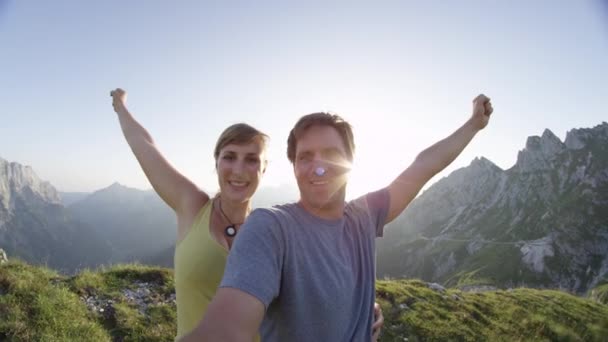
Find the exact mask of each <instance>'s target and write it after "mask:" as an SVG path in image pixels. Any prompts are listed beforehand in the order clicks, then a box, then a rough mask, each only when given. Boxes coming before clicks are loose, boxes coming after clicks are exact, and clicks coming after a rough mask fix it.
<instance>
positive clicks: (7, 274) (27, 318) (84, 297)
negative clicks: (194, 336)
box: [0, 261, 608, 341]
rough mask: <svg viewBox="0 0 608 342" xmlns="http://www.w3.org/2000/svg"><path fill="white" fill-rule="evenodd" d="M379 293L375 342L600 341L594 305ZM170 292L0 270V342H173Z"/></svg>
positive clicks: (148, 277) (603, 324) (137, 283)
mask: <svg viewBox="0 0 608 342" xmlns="http://www.w3.org/2000/svg"><path fill="white" fill-rule="evenodd" d="M377 290H378V301H379V302H380V303H381V305H382V307H383V309H384V314H385V317H386V322H385V326H384V332H383V336H382V338H381V340H382V341H404V338H407V340H408V341H445V340H453V341H479V340H488V341H602V340H603V338H604V337H605V336H608V306H607V305H605V304H602V303H598V302H597V301H598V300H597V298H593V299H585V298H579V297H575V296H572V295H569V294H567V293H564V292H559V291H550V290H532V289H516V290H512V291H491V292H484V293H465V292H462V291H459V290H453V289H447V290H445V291H444V290H442V289H435V290H434V289H431V288H430V287H429V286H428V284H427V283H424V282H421V281H417V280H402V281H379V282H378V286H377ZM173 291H174V283H173V275H172V273H171V271H170V270H168V269H164V268H153V267H145V266H141V265H121V266H115V267H112V268H109V269H101V270H97V271H83V272H81V273H80V274H78V275H77V276H74V277H64V276H61V275H59V274H57V273H55V272H53V271H51V270H48V269H46V268H41V267H35V266H31V265H28V264H25V263H22V262H17V261H11V262H9V263H6V264H3V265H0V340H2V341H4V340H7V341H172V340H173V337H174V335H175V331H176V326H175V296H174V293H173ZM601 293H602V294H605V289H604V290H603V292H601ZM604 303H605V301H604Z"/></svg>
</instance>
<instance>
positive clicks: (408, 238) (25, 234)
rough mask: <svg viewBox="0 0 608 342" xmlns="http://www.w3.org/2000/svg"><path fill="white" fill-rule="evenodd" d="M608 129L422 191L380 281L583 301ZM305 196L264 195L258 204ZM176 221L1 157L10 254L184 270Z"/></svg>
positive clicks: (1, 226)
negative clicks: (177, 253)
mask: <svg viewBox="0 0 608 342" xmlns="http://www.w3.org/2000/svg"><path fill="white" fill-rule="evenodd" d="M607 146H608V124H607V123H605V122H604V123H602V124H600V125H598V126H596V127H593V128H582V129H573V130H571V131H569V132H568V133H567V135H566V139H565V141H564V142H562V141H561V140H560V139H559V138H558V137H556V136H555V134H553V133H552V132H551V131H549V130H545V131H544V132H543V134H542V135H541V136H532V137H529V138H528V140H527V142H526V145H525V148H524V149H523V150H521V151H520V152H519V154H518V158H517V162H516V163H515V165H514V166H513V167H511V168H509V169H507V170H502V169H501V168H499V167H498V166H496V165H495V164H493V163H492V162H491V161H490V160H488V159H486V158H483V157H481V158H476V159H475V160H473V161H472V162H471V164H470V165H469V166H467V167H464V168H461V169H458V170H456V171H454V172H452V173H451V174H450V175H449V176H447V177H444V178H442V179H440V180H439V181H437V182H436V183H435V184H433V185H432V186H430V187H429V188H428V189H427V190H426V191H424V192H423V193H422V194H420V195H419V196H418V197H417V198H416V199H415V200H414V201H413V202H412V203H411V204H410V205H409V206H408V208H407V209H406V210H405V212H404V213H403V214H402V215H400V216H399V217H398V218H397V219H396V220H394V221H393V222H392V223H391V224H389V225H388V226H387V227H386V229H385V237H384V238H380V239H378V240H377V261H378V270H377V271H378V276H379V277H380V278H420V279H422V280H424V281H429V282H438V283H443V284H445V285H447V286H467V285H489V286H497V287H515V286H531V287H550V288H562V289H565V290H568V291H571V292H575V293H583V292H585V291H587V290H588V289H590V288H593V287H594V286H596V285H598V284H601V283H602V282H603V281H604V280H606V279H607V278H608V147H607ZM295 199H297V192H296V190H295V189H292V188H290V187H280V188H261V189H260V190H259V191H258V193H257V194H256V196H255V197H254V203H253V204H254V207H258V206H270V205H272V204H276V203H283V202H289V201H293V200H295ZM175 221H176V220H175V216H174V214H173V213H172V211H171V210H170V209H169V207H168V206H166V205H165V204H164V203H163V202H162V201H161V200H160V198H159V197H158V196H157V195H156V193H155V192H153V191H151V190H148V191H143V190H138V189H132V188H128V187H126V186H123V185H120V184H118V183H115V184H112V185H110V186H109V187H107V188H104V189H101V190H99V191H96V192H93V193H59V192H58V191H57V190H56V189H55V188H54V187H53V186H52V185H51V184H50V183H48V182H44V181H41V180H40V179H39V178H38V177H37V176H36V175H35V173H34V171H33V170H32V168H31V167H29V166H23V165H21V164H18V163H15V162H8V161H5V160H3V159H0V248H2V249H4V250H5V251H6V253H7V254H8V256H9V258H13V257H18V258H21V259H24V260H25V261H27V262H29V263H33V264H46V265H48V266H50V267H53V268H56V269H59V270H62V271H66V272H72V271H75V270H77V269H78V268H82V267H95V266H98V265H102V264H114V263H122V262H132V261H140V262H143V263H147V264H156V265H161V266H168V267H169V266H172V259H173V248H174V242H175V225H176V222H175Z"/></svg>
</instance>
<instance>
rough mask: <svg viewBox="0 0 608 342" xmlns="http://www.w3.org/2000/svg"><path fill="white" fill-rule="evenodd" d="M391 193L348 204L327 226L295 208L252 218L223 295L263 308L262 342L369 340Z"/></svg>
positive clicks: (227, 274)
mask: <svg viewBox="0 0 608 342" xmlns="http://www.w3.org/2000/svg"><path fill="white" fill-rule="evenodd" d="M388 206H389V195H388V190H386V189H383V190H380V191H377V192H373V193H369V194H367V195H365V196H363V197H360V198H358V199H356V200H353V201H351V202H349V203H347V205H346V208H345V210H344V217H343V218H341V219H337V220H324V219H321V218H318V217H316V216H313V215H312V214H310V213H309V212H307V211H305V210H304V209H303V208H302V207H301V206H300V205H299V204H297V203H292V204H286V205H281V206H275V207H273V208H270V209H257V210H254V211H253V212H252V213H251V215H250V216H249V217H248V218H247V221H246V223H245V224H244V225H243V227H242V229H241V230H240V231H239V234H238V236H237V238H236V240H235V242H234V245H233V246H232V249H231V251H230V254H229V256H228V262H227V264H226V269H225V271H224V278H223V280H222V282H221V284H220V287H231V288H236V289H239V290H241V291H244V292H246V293H249V294H251V295H253V296H255V297H256V298H258V299H259V300H260V301H261V302H262V303H264V306H265V307H266V315H265V317H264V320H263V322H262V326H261V328H260V334H261V336H262V340H263V341H320V342H321V341H332V342H334V341H365V342H369V341H370V339H371V336H372V329H371V326H372V323H373V316H374V315H373V304H374V298H375V288H374V285H375V272H376V269H375V241H374V239H375V237H376V236H382V232H383V227H384V222H385V220H386V216H387V213H388Z"/></svg>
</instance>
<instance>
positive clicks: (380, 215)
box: [355, 188, 390, 237]
mask: <svg viewBox="0 0 608 342" xmlns="http://www.w3.org/2000/svg"><path fill="white" fill-rule="evenodd" d="M355 204H356V206H357V207H359V209H360V210H361V209H362V210H364V211H365V213H366V215H368V217H369V218H370V220H371V224H372V226H373V227H374V229H375V233H376V237H381V236H383V234H384V225H385V223H386V217H387V216H388V209H389V205H390V195H389V192H388V188H383V189H380V190H378V191H374V192H370V193H368V194H366V195H363V196H361V197H359V198H358V199H356V200H355Z"/></svg>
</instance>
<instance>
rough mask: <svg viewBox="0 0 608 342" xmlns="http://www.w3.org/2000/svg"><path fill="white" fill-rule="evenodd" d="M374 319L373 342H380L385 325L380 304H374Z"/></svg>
mask: <svg viewBox="0 0 608 342" xmlns="http://www.w3.org/2000/svg"><path fill="white" fill-rule="evenodd" d="M374 318H375V321H374V324H373V325H372V333H373V335H372V342H376V341H378V337H380V331H382V326H383V325H384V315H383V314H382V308H381V307H380V304H378V303H374Z"/></svg>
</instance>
